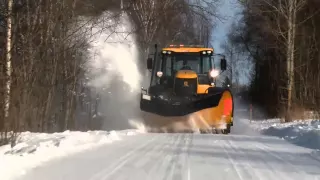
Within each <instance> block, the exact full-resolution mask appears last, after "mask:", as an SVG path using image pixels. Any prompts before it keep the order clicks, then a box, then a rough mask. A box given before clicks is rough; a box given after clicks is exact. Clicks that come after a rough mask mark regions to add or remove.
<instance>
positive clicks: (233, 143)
mask: <svg viewBox="0 0 320 180" xmlns="http://www.w3.org/2000/svg"><path fill="white" fill-rule="evenodd" d="M227 142H228V144H229V146H230V147H232V149H234V150H235V151H237V152H238V154H242V155H243V156H244V157H247V159H248V160H249V159H250V155H249V153H248V152H245V151H244V150H241V148H239V146H237V145H236V143H237V141H236V140H235V137H233V136H232V137H231V141H230V140H228V141H227ZM248 146H249V147H250V148H249V149H252V145H251V144H249V145H248ZM252 162H253V161H245V162H244V164H245V165H246V167H248V168H249V172H248V173H250V174H254V176H255V177H253V178H252V179H260V180H265V179H266V178H265V177H264V176H265V174H261V173H259V171H258V170H256V168H254V167H253V166H252V165H251V163H252ZM246 171H248V170H246ZM272 178H274V176H272ZM267 179H268V178H267Z"/></svg>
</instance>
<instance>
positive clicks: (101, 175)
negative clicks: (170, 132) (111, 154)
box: [90, 136, 159, 180]
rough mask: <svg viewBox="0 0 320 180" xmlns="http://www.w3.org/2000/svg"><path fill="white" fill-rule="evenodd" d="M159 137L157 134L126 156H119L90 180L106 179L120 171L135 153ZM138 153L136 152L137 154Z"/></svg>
mask: <svg viewBox="0 0 320 180" xmlns="http://www.w3.org/2000/svg"><path fill="white" fill-rule="evenodd" d="M157 138H159V137H157V136H155V137H153V138H152V139H151V140H148V141H147V142H146V143H144V144H142V145H140V146H138V147H137V148H134V149H132V150H131V151H129V152H127V153H126V154H125V155H124V156H121V157H119V160H117V161H115V162H113V163H112V164H111V165H109V166H108V167H107V168H105V169H102V170H101V171H100V172H98V173H97V174H95V175H94V176H93V177H91V178H90V180H105V179H107V178H108V177H109V176H111V175H112V174H114V173H115V172H116V171H118V170H119V169H120V168H121V167H122V166H123V165H124V164H125V163H126V162H128V161H129V160H130V158H132V156H134V155H135V153H136V152H137V151H139V150H141V149H142V148H144V147H145V146H147V145H149V144H150V143H151V142H153V141H155V139H157ZM137 154H138V153H136V155H137Z"/></svg>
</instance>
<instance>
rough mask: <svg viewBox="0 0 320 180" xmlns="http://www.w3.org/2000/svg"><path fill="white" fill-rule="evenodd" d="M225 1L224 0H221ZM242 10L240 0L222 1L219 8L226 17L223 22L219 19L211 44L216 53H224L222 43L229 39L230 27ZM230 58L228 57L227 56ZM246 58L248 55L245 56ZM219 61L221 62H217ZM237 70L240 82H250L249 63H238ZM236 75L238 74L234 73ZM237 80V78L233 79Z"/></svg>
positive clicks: (238, 17) (220, 12)
mask: <svg viewBox="0 0 320 180" xmlns="http://www.w3.org/2000/svg"><path fill="white" fill-rule="evenodd" d="M221 1H223V0H221ZM240 11H241V8H240V5H239V4H238V0H224V2H222V5H221V7H220V8H219V12H218V13H219V14H220V15H221V16H223V17H224V18H225V19H224V20H223V22H221V21H217V22H216V23H217V24H216V28H215V29H214V30H213V35H212V38H211V44H212V46H213V48H214V49H215V53H224V50H223V49H221V44H223V43H224V42H225V41H226V40H227V34H228V33H229V32H230V27H231V24H232V23H233V22H236V21H238V20H239V19H240V18H241V16H240V15H239V12H240ZM226 58H228V57H226ZM243 58H246V57H243ZM227 60H228V59H227ZM215 63H219V62H215ZM235 68H236V69H235V71H237V72H239V74H238V76H237V78H238V80H239V83H241V84H248V83H249V79H248V75H249V72H250V70H249V68H248V64H246V65H245V67H244V65H240V64H239V65H237V66H236V67H235ZM234 76H236V75H235V74H234ZM223 78H224V75H222V79H223ZM233 81H235V79H233Z"/></svg>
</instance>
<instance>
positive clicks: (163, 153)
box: [144, 135, 175, 179]
mask: <svg viewBox="0 0 320 180" xmlns="http://www.w3.org/2000/svg"><path fill="white" fill-rule="evenodd" d="M166 137H167V138H170V139H169V140H168V141H165V142H164V143H163V144H162V147H161V149H160V150H159V151H158V153H157V154H156V155H155V156H154V159H155V160H152V159H150V161H149V162H148V163H147V164H145V165H144V168H146V167H149V166H150V167H151V168H150V169H149V171H148V175H147V178H146V179H153V178H154V177H155V176H156V177H157V176H158V174H157V173H158V172H159V169H160V166H161V165H162V164H163V163H164V161H165V159H166V158H167V157H168V154H169V153H168V149H169V148H171V147H172V146H173V145H174V144H175V137H174V136H173V135H167V136H166ZM167 142H168V143H167Z"/></svg>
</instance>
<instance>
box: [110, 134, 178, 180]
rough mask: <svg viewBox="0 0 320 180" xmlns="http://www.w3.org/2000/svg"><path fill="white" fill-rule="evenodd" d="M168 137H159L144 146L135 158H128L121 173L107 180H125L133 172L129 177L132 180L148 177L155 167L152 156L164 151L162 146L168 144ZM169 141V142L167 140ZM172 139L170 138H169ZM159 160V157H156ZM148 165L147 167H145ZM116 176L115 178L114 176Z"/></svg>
mask: <svg viewBox="0 0 320 180" xmlns="http://www.w3.org/2000/svg"><path fill="white" fill-rule="evenodd" d="M169 138H170V137H168V136H159V138H157V141H153V142H152V143H150V144H149V145H148V146H145V147H144V148H142V149H141V150H139V151H138V152H136V153H137V155H136V156H135V157H132V158H130V160H128V161H127V162H126V163H125V165H124V166H122V168H121V171H122V172H123V173H121V174H120V173H117V174H113V175H111V176H109V179H112V180H113V179H115V180H118V179H119V180H120V179H127V178H128V174H129V173H132V172H134V173H133V174H131V175H130V178H132V179H145V178H146V177H147V176H148V175H149V173H150V172H149V171H150V169H152V168H153V167H154V166H156V164H157V163H156V162H157V161H156V160H159V159H156V160H155V159H154V156H155V155H157V154H159V150H161V151H164V148H163V147H164V146H165V143H166V142H169V141H170V139H169ZM168 139H169V140H168ZM171 139H172V137H171ZM157 157H158V158H159V156H157ZM153 160H154V161H153ZM147 165H149V166H147ZM126 172H128V173H126ZM115 175H117V176H115Z"/></svg>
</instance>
